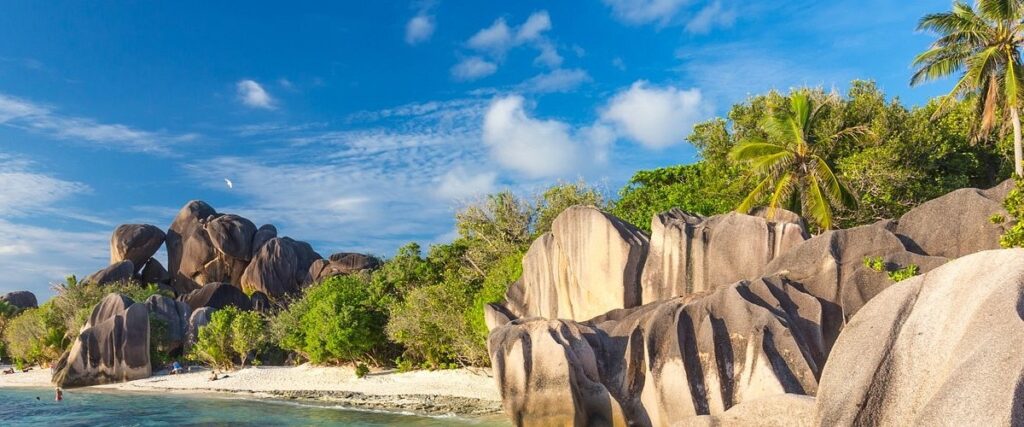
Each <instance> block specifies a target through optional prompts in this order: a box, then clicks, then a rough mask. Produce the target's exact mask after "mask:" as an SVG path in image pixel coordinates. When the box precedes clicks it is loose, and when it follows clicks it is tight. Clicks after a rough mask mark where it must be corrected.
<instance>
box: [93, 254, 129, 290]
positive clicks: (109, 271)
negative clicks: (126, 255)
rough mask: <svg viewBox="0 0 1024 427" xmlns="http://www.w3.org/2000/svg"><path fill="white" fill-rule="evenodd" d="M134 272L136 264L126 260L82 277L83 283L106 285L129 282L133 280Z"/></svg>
mask: <svg viewBox="0 0 1024 427" xmlns="http://www.w3.org/2000/svg"><path fill="white" fill-rule="evenodd" d="M134 274H135V265H134V264H132V262H131V261H129V260H124V261H119V262H117V263H114V264H111V265H109V266H107V267H106V268H103V269H101V270H100V271H97V272H95V273H92V274H90V275H88V276H85V279H82V283H84V284H90V285H106V284H107V283H117V282H127V281H130V280H132V276H133V275H134Z"/></svg>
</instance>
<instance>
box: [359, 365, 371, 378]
mask: <svg viewBox="0 0 1024 427" xmlns="http://www.w3.org/2000/svg"><path fill="white" fill-rule="evenodd" d="M369 373H370V367H369V366H366V364H365V363H361V362H360V363H357V364H356V378H363V377H365V376H366V374H369Z"/></svg>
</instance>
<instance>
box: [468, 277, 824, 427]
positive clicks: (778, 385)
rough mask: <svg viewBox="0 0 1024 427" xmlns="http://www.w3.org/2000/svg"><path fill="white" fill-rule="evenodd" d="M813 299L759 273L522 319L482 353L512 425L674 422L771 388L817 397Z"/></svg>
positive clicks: (497, 333)
mask: <svg viewBox="0 0 1024 427" xmlns="http://www.w3.org/2000/svg"><path fill="white" fill-rule="evenodd" d="M820 313H821V304H820V302H819V301H818V299H817V298H814V297H812V296H810V295H808V294H806V293H804V292H803V291H801V290H800V289H798V288H795V287H792V286H789V285H788V284H786V283H783V282H775V281H771V280H758V281H754V282H749V283H748V282H739V283H735V284H732V285H728V286H723V287H719V288H717V289H716V290H715V291H714V292H712V293H710V294H707V295H703V296H698V295H690V296H684V297H678V298H674V299H670V300H665V301H660V302H656V303H652V304H648V305H644V306H642V307H639V308H634V309H623V310H614V311H611V312H609V313H607V314H605V315H603V316H599V317H597V318H594V319H591V320H589V321H585V322H573V321H569V320H546V319H538V318H533V319H519V320H515V321H512V322H509V323H507V324H505V325H503V326H499V327H497V328H496V329H494V330H493V331H492V332H491V335H490V337H489V340H488V349H489V351H490V355H491V362H492V366H493V369H494V372H495V378H496V380H497V381H498V386H499V389H500V391H501V393H502V400H503V402H504V406H505V409H506V412H507V413H508V414H509V415H510V416H512V418H513V422H514V423H516V424H518V425H564V424H566V423H568V424H574V425H595V424H598V425H626V424H629V425H641V426H650V425H672V424H673V423H677V422H681V421H683V420H687V419H689V418H691V417H694V416H697V415H718V414H723V413H725V412H726V410H728V409H730V408H732V407H734V406H736V405H738V404H741V403H744V402H753V401H756V400H758V399H762V398H768V397H772V396H779V395H784V394H787V393H795V394H814V393H815V391H816V390H817V380H816V378H817V375H818V373H820V367H821V364H822V363H823V361H824V358H823V356H822V354H823V353H824V349H823V347H824V342H823V340H822V335H823V334H822V330H821V326H820Z"/></svg>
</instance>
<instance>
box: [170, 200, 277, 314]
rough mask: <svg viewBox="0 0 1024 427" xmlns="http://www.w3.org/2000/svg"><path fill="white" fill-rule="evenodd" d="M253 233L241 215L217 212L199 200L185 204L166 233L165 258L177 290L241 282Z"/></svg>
mask: <svg viewBox="0 0 1024 427" xmlns="http://www.w3.org/2000/svg"><path fill="white" fill-rule="evenodd" d="M256 232H257V230H256V225H254V224H253V223H252V221H249V220H248V219H246V218H243V217H241V216H238V215H233V214H218V213H216V211H214V210H213V208H211V207H210V206H209V205H207V204H205V203H203V202H199V201H193V202H189V204H187V205H185V207H184V208H182V210H181V212H179V213H178V217H177V218H175V220H174V223H173V224H171V230H170V231H168V233H167V235H168V238H167V251H168V252H167V258H168V263H169V264H170V265H169V267H170V268H169V270H170V272H171V274H172V276H173V281H172V283H173V286H174V288H175V290H176V291H177V293H178V294H179V295H183V294H185V293H188V292H191V291H192V290H195V289H197V288H199V287H200V286H202V285H205V284H208V283H215V282H227V283H233V284H236V285H237V284H239V283H241V278H242V274H243V273H244V272H245V268H246V266H247V265H248V264H249V260H250V259H251V258H252V252H253V242H254V239H255V237H256Z"/></svg>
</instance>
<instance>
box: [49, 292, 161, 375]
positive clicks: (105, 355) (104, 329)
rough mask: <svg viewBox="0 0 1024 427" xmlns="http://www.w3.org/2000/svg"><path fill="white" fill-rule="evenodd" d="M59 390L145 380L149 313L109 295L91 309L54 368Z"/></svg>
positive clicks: (147, 368) (134, 304) (147, 371)
mask: <svg viewBox="0 0 1024 427" xmlns="http://www.w3.org/2000/svg"><path fill="white" fill-rule="evenodd" d="M53 371H54V375H53V382H54V383H55V384H56V385H57V386H59V387H80V386H90V385H96V384H107V383H115V382H125V381H131V380H137V379H141V378H147V377H149V376H150V375H151V373H152V368H151V367H150V360H149V313H148V311H147V310H146V306H145V305H143V304H137V303H134V302H133V301H132V300H131V299H129V298H127V297H124V296H121V295H117V294H110V295H107V297H106V298H104V299H103V301H101V302H100V303H99V304H98V305H97V306H96V307H95V308H94V309H93V312H92V315H91V316H90V317H89V321H88V322H87V323H86V325H85V327H83V328H82V331H81V333H80V334H79V335H78V338H77V339H75V342H74V344H73V345H72V346H71V349H70V350H68V351H67V352H66V353H65V354H64V355H63V356H62V357H61V360H60V361H58V362H57V365H56V366H55V367H54V370H53Z"/></svg>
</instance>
